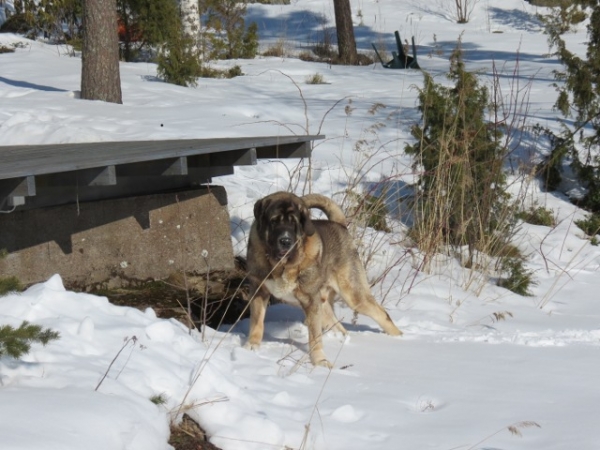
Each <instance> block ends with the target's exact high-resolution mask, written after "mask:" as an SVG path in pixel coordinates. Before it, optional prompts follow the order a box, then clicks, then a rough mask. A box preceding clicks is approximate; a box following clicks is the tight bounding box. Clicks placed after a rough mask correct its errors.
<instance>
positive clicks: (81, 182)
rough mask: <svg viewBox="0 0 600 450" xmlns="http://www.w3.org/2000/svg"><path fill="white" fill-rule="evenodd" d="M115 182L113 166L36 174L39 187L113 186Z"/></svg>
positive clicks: (115, 176) (115, 175)
mask: <svg viewBox="0 0 600 450" xmlns="http://www.w3.org/2000/svg"><path fill="white" fill-rule="evenodd" d="M115 184H117V174H116V169H115V166H106V167H95V168H93V169H83V170H73V171H70V172H60V173H53V174H48V175H40V176H38V186H39V188H40V189H44V188H47V187H55V186H75V187H76V186H80V187H81V186H114V185H115Z"/></svg>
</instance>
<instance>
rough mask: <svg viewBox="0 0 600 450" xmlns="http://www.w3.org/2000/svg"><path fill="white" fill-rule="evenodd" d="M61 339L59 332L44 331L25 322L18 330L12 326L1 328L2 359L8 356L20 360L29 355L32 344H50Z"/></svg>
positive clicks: (0, 347)
mask: <svg viewBox="0 0 600 450" xmlns="http://www.w3.org/2000/svg"><path fill="white" fill-rule="evenodd" d="M59 337H60V334H59V333H58V332H57V331H53V330H51V329H49V328H47V329H43V328H42V327H41V326H39V325H33V324H30V323H29V322H27V321H24V322H23V323H22V324H21V325H20V326H19V327H18V328H14V327H12V326H10V325H2V326H0V357H2V356H5V355H8V356H12V357H13V358H20V357H22V356H23V355H26V354H27V353H29V350H31V344H33V343H40V344H42V345H46V344H48V343H49V342H50V341H53V340H56V339H58V338H59Z"/></svg>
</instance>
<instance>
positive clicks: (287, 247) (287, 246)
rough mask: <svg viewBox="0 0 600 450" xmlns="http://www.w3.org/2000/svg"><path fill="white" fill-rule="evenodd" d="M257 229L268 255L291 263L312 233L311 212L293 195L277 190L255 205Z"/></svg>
mask: <svg viewBox="0 0 600 450" xmlns="http://www.w3.org/2000/svg"><path fill="white" fill-rule="evenodd" d="M254 218H255V220H256V225H257V231H258V234H259V236H260V238H261V239H262V241H263V242H264V243H265V246H266V248H267V252H268V254H269V256H270V257H271V258H272V259H274V260H276V261H280V260H282V259H283V258H286V260H287V261H288V262H294V261H295V260H296V258H297V256H298V250H299V249H300V248H301V246H302V245H303V240H304V238H305V237H306V236H312V235H313V234H314V233H315V227H314V225H313V223H312V221H311V220H310V213H309V211H308V208H307V207H306V205H305V204H304V202H303V201H302V200H301V199H300V198H299V197H297V196H295V195H294V194H290V193H287V192H277V193H275V194H271V195H269V196H267V197H265V198H263V199H261V200H258V201H257V202H256V203H255V204H254Z"/></svg>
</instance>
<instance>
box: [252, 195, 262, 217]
mask: <svg viewBox="0 0 600 450" xmlns="http://www.w3.org/2000/svg"><path fill="white" fill-rule="evenodd" d="M263 203H264V199H261V200H257V201H256V203H255V204H254V218H255V219H256V220H260V216H262V213H263V209H264V207H263Z"/></svg>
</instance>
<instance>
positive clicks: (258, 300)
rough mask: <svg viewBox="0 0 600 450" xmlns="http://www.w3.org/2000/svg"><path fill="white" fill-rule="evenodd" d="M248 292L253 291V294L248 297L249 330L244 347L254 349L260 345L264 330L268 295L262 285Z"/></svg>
mask: <svg viewBox="0 0 600 450" xmlns="http://www.w3.org/2000/svg"><path fill="white" fill-rule="evenodd" d="M250 292H254V295H252V296H251V297H250V331H249V333H248V341H247V342H246V344H245V345H244V347H245V348H247V349H250V350H256V349H258V347H260V343H261V342H262V338H263V334H264V331H265V313H266V312H267V303H268V301H269V296H270V295H269V291H268V290H267V289H265V288H264V287H260V288H259V289H257V290H254V289H251V290H250Z"/></svg>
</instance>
